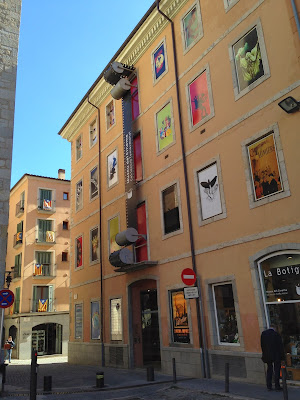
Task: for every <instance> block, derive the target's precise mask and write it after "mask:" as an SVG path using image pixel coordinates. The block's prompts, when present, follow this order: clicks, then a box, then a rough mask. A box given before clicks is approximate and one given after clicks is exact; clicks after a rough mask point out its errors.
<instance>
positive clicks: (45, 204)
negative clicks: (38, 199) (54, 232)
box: [43, 199, 52, 210]
mask: <svg viewBox="0 0 300 400" xmlns="http://www.w3.org/2000/svg"><path fill="white" fill-rule="evenodd" d="M43 209H44V210H52V201H51V200H46V199H44V201H43Z"/></svg>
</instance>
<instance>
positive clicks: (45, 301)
mask: <svg viewBox="0 0 300 400" xmlns="http://www.w3.org/2000/svg"><path fill="white" fill-rule="evenodd" d="M69 228H70V181H68V180H65V171H64V170H59V172H58V178H57V179H55V178H46V177H42V176H36V175H29V174H25V175H23V177H22V178H21V179H20V180H19V181H18V182H17V183H16V184H15V186H14V187H13V188H12V189H11V192H10V203H9V223H8V236H7V256H6V271H7V273H6V275H8V274H9V271H11V272H10V274H9V276H10V277H11V278H12V281H11V284H10V287H9V289H10V290H12V291H13V293H14V303H13V305H12V306H11V307H9V308H7V309H6V311H5V318H4V336H3V340H4V339H6V336H8V335H11V336H12V337H13V340H14V342H15V344H16V347H15V349H14V350H13V353H12V356H13V357H14V358H18V359H30V358H31V349H32V348H35V349H36V350H37V351H38V355H39V356H42V355H48V354H62V355H67V354H68V338H69V280H70V276H69V262H70V260H69V257H70V253H69V250H70V243H69V242H70V229H69Z"/></svg>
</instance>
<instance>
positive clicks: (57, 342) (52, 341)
mask: <svg viewBox="0 0 300 400" xmlns="http://www.w3.org/2000/svg"><path fill="white" fill-rule="evenodd" d="M32 347H33V348H34V349H36V350H37V352H38V355H40V356H42V355H46V354H62V325H60V324H54V323H50V324H40V325H37V326H35V327H34V328H32Z"/></svg>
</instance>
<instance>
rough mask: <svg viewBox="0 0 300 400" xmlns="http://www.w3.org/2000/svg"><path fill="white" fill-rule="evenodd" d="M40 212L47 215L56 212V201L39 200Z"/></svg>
mask: <svg viewBox="0 0 300 400" xmlns="http://www.w3.org/2000/svg"><path fill="white" fill-rule="evenodd" d="M37 208H38V210H39V211H41V212H46V213H49V214H51V213H54V212H55V200H45V199H38V207H37Z"/></svg>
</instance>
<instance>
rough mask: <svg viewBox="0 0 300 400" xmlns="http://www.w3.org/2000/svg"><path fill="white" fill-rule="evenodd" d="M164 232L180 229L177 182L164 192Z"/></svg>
mask: <svg viewBox="0 0 300 400" xmlns="http://www.w3.org/2000/svg"><path fill="white" fill-rule="evenodd" d="M162 202H163V217H164V234H165V235H167V234H168V233H172V232H175V231H177V230H179V229H180V218H179V206H178V194H177V185H176V183H175V184H174V185H172V186H170V187H168V188H167V189H165V190H164V191H163V192H162Z"/></svg>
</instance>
